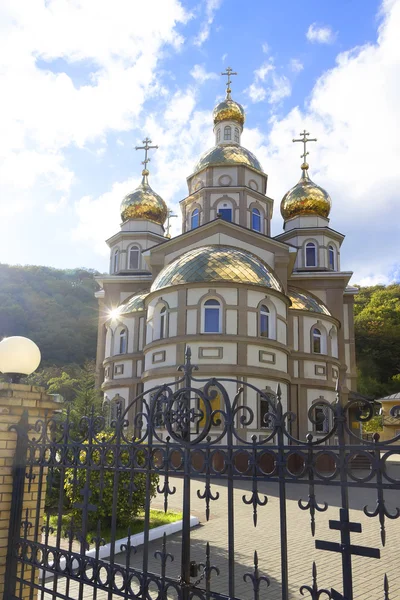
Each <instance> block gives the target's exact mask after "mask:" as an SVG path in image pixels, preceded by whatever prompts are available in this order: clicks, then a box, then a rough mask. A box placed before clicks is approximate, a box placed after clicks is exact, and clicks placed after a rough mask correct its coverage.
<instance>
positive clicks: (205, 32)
mask: <svg viewBox="0 0 400 600" xmlns="http://www.w3.org/2000/svg"><path fill="white" fill-rule="evenodd" d="M221 4H222V0H205V13H206V16H205V20H204V22H203V24H202V26H201V28H200V31H199V33H198V35H197V36H196V38H195V40H194V43H195V45H196V46H202V45H203V44H204V42H205V41H207V40H208V38H209V37H210V32H211V26H212V24H213V22H214V17H215V13H216V12H217V10H218V9H219V7H220V6H221Z"/></svg>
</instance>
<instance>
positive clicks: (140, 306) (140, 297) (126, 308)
mask: <svg viewBox="0 0 400 600" xmlns="http://www.w3.org/2000/svg"><path fill="white" fill-rule="evenodd" d="M149 293H150V290H143V291H141V292H139V293H138V292H135V293H134V294H133V296H130V297H129V298H128V299H127V300H125V301H124V302H123V303H122V304H121V305H120V307H119V310H118V314H119V315H129V314H131V313H136V312H141V311H143V310H144V309H145V306H144V301H145V298H146V297H147V296H148V295H149Z"/></svg>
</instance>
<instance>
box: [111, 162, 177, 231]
mask: <svg viewBox="0 0 400 600" xmlns="http://www.w3.org/2000/svg"><path fill="white" fill-rule="evenodd" d="M148 173H149V172H148V171H147V169H145V170H143V172H142V175H143V179H142V182H141V184H140V185H139V186H138V187H137V188H136V190H134V191H133V192H131V193H130V194H127V195H126V196H125V198H124V199H123V200H122V202H121V219H122V221H123V222H124V223H125V221H128V220H129V219H145V220H146V221H153V222H154V223H158V224H159V225H163V224H164V222H165V220H166V218H167V213H168V208H167V205H166V204H165V202H164V200H163V199H162V198H161V196H159V195H158V194H156V193H155V192H154V191H153V190H152V189H151V187H150V186H149V182H148V180H147V175H148Z"/></svg>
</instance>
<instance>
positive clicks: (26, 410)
mask: <svg viewBox="0 0 400 600" xmlns="http://www.w3.org/2000/svg"><path fill="white" fill-rule="evenodd" d="M47 410H48V411H50V412H53V411H54V401H53V398H52V397H51V396H48V395H47V394H46V393H45V392H44V388H42V387H37V386H30V385H22V384H14V383H0V598H3V600H9V599H10V598H12V597H13V595H14V593H15V588H14V586H15V575H16V572H17V564H16V561H15V560H14V557H13V555H12V552H11V551H12V547H11V542H12V539H13V536H15V535H18V533H19V531H20V526H21V520H22V519H21V514H22V509H23V500H24V494H23V492H24V489H25V490H26V489H27V486H28V481H27V479H26V478H25V459H26V450H27V442H28V429H29V425H33V424H34V423H35V422H36V421H37V420H38V419H40V418H41V417H43V416H44V414H45V411H47ZM37 494H38V484H37V483H36V482H33V483H31V486H30V490H29V502H27V506H26V508H27V510H28V516H29V519H31V520H33V521H34V520H35V519H36V516H37V515H36V513H37V508H36V506H37V503H36V501H37ZM42 506H43V502H40V507H42ZM39 518H40V515H39ZM9 542H10V544H9ZM6 571H7V573H6ZM6 583H7V585H6ZM29 591H30V590H29V588H27V590H26V592H25V593H24V590H22V594H21V596H20V597H21V598H25V597H27V596H28V595H29Z"/></svg>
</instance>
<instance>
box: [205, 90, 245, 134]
mask: <svg viewBox="0 0 400 600" xmlns="http://www.w3.org/2000/svg"><path fill="white" fill-rule="evenodd" d="M213 118H214V125H218V123H221V121H236V123H239V125H241V126H242V127H243V124H244V119H245V113H244V108H243V106H241V104H239V103H238V102H235V101H234V100H232V98H230V94H228V96H227V97H226V98H225V100H223V101H222V102H220V103H219V104H217V106H216V107H215V108H214V112H213Z"/></svg>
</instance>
